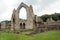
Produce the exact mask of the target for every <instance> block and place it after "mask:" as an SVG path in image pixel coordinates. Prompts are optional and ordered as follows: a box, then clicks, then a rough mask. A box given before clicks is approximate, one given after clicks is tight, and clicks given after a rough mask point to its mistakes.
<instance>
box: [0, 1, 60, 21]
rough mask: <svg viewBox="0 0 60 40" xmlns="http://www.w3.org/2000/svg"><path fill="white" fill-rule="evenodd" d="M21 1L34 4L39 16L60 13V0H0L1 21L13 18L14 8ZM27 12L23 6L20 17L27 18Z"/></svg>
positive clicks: (35, 12) (34, 9)
mask: <svg viewBox="0 0 60 40" xmlns="http://www.w3.org/2000/svg"><path fill="white" fill-rule="evenodd" d="M21 2H24V3H25V4H27V5H28V6H29V5H32V6H33V11H34V14H35V15H37V16H41V15H44V14H53V13H60V0H0V21H4V20H11V16H12V13H13V9H14V8H15V9H16V8H17V7H18V6H19V5H20V3H21ZM26 14H27V13H26V9H25V8H22V9H21V10H20V13H19V18H22V19H26V16H27V15H26Z"/></svg>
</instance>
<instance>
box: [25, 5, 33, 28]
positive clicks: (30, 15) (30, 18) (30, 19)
mask: <svg viewBox="0 0 60 40" xmlns="http://www.w3.org/2000/svg"><path fill="white" fill-rule="evenodd" d="M33 19H34V13H33V9H32V6H31V5H30V7H29V8H27V24H26V29H32V28H33V25H34V24H33V21H34V20H33Z"/></svg>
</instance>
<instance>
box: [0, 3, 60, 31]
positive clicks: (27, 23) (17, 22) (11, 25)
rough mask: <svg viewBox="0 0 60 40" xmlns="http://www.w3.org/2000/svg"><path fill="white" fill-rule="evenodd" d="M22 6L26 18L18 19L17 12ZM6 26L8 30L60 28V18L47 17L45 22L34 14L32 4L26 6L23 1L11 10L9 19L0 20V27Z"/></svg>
mask: <svg viewBox="0 0 60 40" xmlns="http://www.w3.org/2000/svg"><path fill="white" fill-rule="evenodd" d="M22 7H24V8H25V9H26V12H27V19H26V20H24V19H20V18H19V12H20V9H21V8H22ZM2 28H6V29H10V30H29V29H32V30H35V31H36V30H39V32H41V31H47V30H60V20H59V21H54V20H52V18H50V19H47V21H46V22H43V20H42V19H41V18H40V17H39V16H36V15H34V12H33V8H32V5H30V6H28V5H26V4H24V3H23V2H22V3H21V4H20V5H19V6H18V8H17V9H14V10H13V14H12V17H11V21H2V22H0V29H2Z"/></svg>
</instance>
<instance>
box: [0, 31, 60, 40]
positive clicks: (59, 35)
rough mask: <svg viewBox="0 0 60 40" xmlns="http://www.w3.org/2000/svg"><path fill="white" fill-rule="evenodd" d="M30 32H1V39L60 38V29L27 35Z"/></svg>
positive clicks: (37, 39)
mask: <svg viewBox="0 0 60 40" xmlns="http://www.w3.org/2000/svg"><path fill="white" fill-rule="evenodd" d="M27 33H29V32H22V33H20V34H14V33H7V32H0V40H60V31H55V30H53V31H48V32H42V33H38V34H35V35H32V36H27V35H25V34H27Z"/></svg>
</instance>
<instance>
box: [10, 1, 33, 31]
mask: <svg viewBox="0 0 60 40" xmlns="http://www.w3.org/2000/svg"><path fill="white" fill-rule="evenodd" d="M22 7H24V8H25V9H26V12H27V21H26V27H25V28H26V29H32V28H33V26H34V25H33V20H34V13H33V9H32V6H31V5H30V6H27V5H26V4H24V3H23V2H22V3H21V4H20V5H19V6H18V8H17V10H15V9H14V10H13V14H12V19H11V29H12V28H13V27H14V28H15V29H16V30H19V27H20V26H19V25H20V24H19V12H20V9H21V8H22ZM14 16H15V17H14ZM13 18H15V23H14V24H13Z"/></svg>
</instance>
